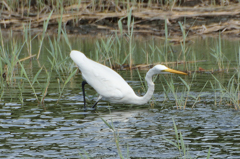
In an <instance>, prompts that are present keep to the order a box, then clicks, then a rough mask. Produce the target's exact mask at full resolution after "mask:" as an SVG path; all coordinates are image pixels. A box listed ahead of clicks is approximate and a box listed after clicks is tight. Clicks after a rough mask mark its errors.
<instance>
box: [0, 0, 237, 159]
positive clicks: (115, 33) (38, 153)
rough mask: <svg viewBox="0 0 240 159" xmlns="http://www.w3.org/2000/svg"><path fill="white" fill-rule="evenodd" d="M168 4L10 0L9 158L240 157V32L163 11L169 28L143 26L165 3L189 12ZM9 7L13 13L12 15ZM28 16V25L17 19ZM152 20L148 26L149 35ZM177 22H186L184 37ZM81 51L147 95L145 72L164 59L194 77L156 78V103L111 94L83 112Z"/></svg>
mask: <svg viewBox="0 0 240 159" xmlns="http://www.w3.org/2000/svg"><path fill="white" fill-rule="evenodd" d="M17 2H18V3H17ZM104 2H105V1H104ZM161 2H162V3H160V1H159V2H155V1H148V3H145V2H137V1H136V2H133V1H131V2H130V1H127V2H125V1H114V2H111V3H110V2H105V3H103V4H104V5H100V2H95V1H91V2H82V1H74V0H72V1H68V2H66V1H57V2H56V3H55V2H54V1H44V2H43V1H40V0H36V1H31V3H30V1H2V2H1V3H0V4H1V9H2V13H1V14H2V17H4V18H3V19H4V20H5V21H4V22H3V21H1V27H2V28H1V31H0V33H1V34H0V52H1V54H0V57H1V58H0V74H1V78H0V89H1V92H0V93H1V94H0V115H1V118H0V121H1V127H0V129H1V137H0V140H1V143H2V144H1V145H0V151H1V157H7V156H12V157H21V158H22V157H23V158H24V157H35V158H36V157H39V158H42V157H52V158H54V157H56V158H63V157H68V158H71V157H74V158H76V157H79V158H91V157H93V158H96V157H99V158H116V157H120V158H140V157H147V158H151V157H156V158H157V157H162V158H179V157H180V158H196V157H207V158H210V156H211V155H212V156H218V157H219V158H227V157H230V156H231V157H236V156H239V151H237V149H239V144H237V143H238V140H239V135H240V134H239V128H240V124H239V122H238V121H239V109H240V105H239V98H240V95H239V84H240V75H239V68H240V46H239V39H238V38H235V39H233V38H226V34H225V33H226V32H227V31H229V32H231V33H233V34H234V36H235V37H237V32H236V30H234V29H229V28H222V30H221V29H218V30H215V31H217V33H216V35H215V36H208V37H205V36H195V37H193V36H191V35H192V34H193V31H192V30H191V29H190V28H189V27H186V26H187V25H186V24H187V23H184V22H185V21H178V20H177V19H176V18H175V19H176V21H177V23H175V24H174V27H173V26H171V25H170V24H169V20H171V18H169V19H167V18H163V19H161V17H160V20H161V26H162V27H163V28H162V29H161V31H160V32H161V33H160V34H161V35H163V36H161V37H159V36H149V35H150V34H155V35H158V34H159V33H158V32H156V33H155V30H154V29H153V28H152V26H151V25H150V24H149V26H146V25H143V24H141V23H148V22H149V21H147V19H148V18H147V17H144V16H142V15H138V14H140V13H141V14H143V13H144V14H146V13H147V11H149V10H153V11H152V12H151V14H155V9H156V10H161V9H162V10H164V11H166V13H167V12H170V11H171V12H173V14H172V16H174V11H176V10H181V9H185V10H190V9H189V8H186V7H183V4H182V3H180V1H164V2H163V1H161ZM208 2H211V3H210V4H209V3H208V6H211V9H212V10H213V9H214V8H215V9H216V8H218V9H217V10H218V11H219V12H221V11H222V10H221V9H219V8H221V7H222V9H223V6H224V7H226V6H227V8H229V9H232V11H235V10H234V9H236V8H234V7H233V6H232V4H235V5H239V4H238V3H239V2H232V1H208ZM227 2H229V3H227ZM195 5H196V4H195ZM198 5H200V4H198ZM213 6H214V7H213ZM231 7H233V8H231ZM16 8H18V9H16ZM199 8H201V7H199ZM206 9H209V8H205V10H206ZM33 10H35V12H36V13H37V14H36V15H35V14H32V13H33ZM143 10H144V11H143ZM103 11H106V12H103ZM86 12H87V13H86ZM93 13H95V14H93ZM96 13H97V14H96ZM100 13H101V14H100ZM203 13H204V11H202V14H203ZM225 13H226V14H228V11H226V12H225ZM235 13H236V15H238V13H237V9H236V11H235V12H234V14H235ZM91 14H93V15H92V21H91V20H89V19H91V18H90V15H91ZM110 14H111V16H112V21H111V20H110ZM148 14H150V13H148ZM151 14H150V15H151ZM186 14H187V13H185V14H182V17H186ZM219 14H220V13H219ZM229 14H230V10H229ZM6 15H11V16H12V18H13V19H8V20H7V19H6V18H7V16H6ZM43 15H44V16H43ZM68 15H71V16H68ZM116 15H117V16H116ZM83 16H84V17H85V19H84V18H83ZM88 16H89V17H88ZM95 16H99V17H95ZM19 17H21V18H22V20H23V22H21V25H19V23H18V22H16V20H14V18H16V19H17V18H19ZM103 17H104V18H103ZM140 17H141V19H140ZM88 18H89V19H88ZM152 18H153V19H154V17H152ZM180 18H181V16H180ZM79 19H81V20H80V21H79ZM153 19H151V20H150V21H154V20H153ZM173 19H174V18H173ZM82 20H85V23H86V24H85V23H84V24H82V22H81V21H82ZM109 20H110V22H111V24H113V25H112V28H109V27H108V29H109V30H108V31H107V32H108V34H106V35H105V36H98V37H96V36H95V33H94V34H87V36H86V35H85V36H83V32H82V31H81V32H75V31H71V29H73V28H74V27H73V26H76V27H79V26H81V27H86V26H87V27H89V28H90V31H89V32H92V31H93V30H94V29H92V28H91V27H90V26H92V25H93V24H94V25H95V26H96V27H97V28H98V29H99V28H101V27H100V26H102V25H101V24H97V22H96V21H99V22H101V21H104V22H106V21H109ZM140 24H141V25H140ZM153 24H154V23H153ZM154 25H155V24H154ZM143 26H144V27H146V28H147V29H146V30H147V31H146V32H148V34H145V33H146V32H145V33H144V34H141V35H140V34H138V33H140V32H141V33H142V31H139V30H141V29H143V28H141V27H143ZM176 26H177V27H176ZM231 26H233V25H231ZM81 27H80V28H81ZM191 27H193V25H191ZM14 28H15V29H14ZM39 28H40V29H39ZM102 28H104V27H102ZM102 28H101V29H102ZM139 28H140V29H139ZM173 28H175V29H176V28H178V29H177V30H178V31H177V35H176V36H177V38H176V36H173V30H174V29H173ZM233 28H234V27H233ZM236 28H237V27H236ZM236 28H235V29H236ZM36 29H39V30H38V31H36ZM54 29H56V30H54ZM148 29H149V30H152V32H151V31H149V30H148ZM6 30H8V34H6V33H4V32H5V31H6ZM53 30H54V31H53ZM16 31H21V34H17V33H16ZM109 31H110V32H111V34H109ZM153 31H154V32H153ZM205 31H206V30H205ZM219 31H220V32H219ZM89 32H87V33H89ZM94 32H97V33H101V34H102V32H99V31H96V30H95V31H94ZM36 33H37V34H36ZM69 33H74V34H76V33H78V35H73V34H69ZM194 34H195V33H194ZM201 34H203V33H201ZM233 34H231V37H233V36H232V35H233ZM146 35H148V36H146ZM73 49H75V50H80V51H82V52H84V53H85V54H86V56H88V57H89V58H91V59H93V60H95V61H98V62H99V63H102V64H104V65H107V66H109V67H111V68H112V69H114V70H116V71H117V72H118V73H119V74H120V75H122V76H123V78H124V79H126V81H127V82H128V83H129V84H130V85H131V86H132V87H133V89H134V90H135V92H137V94H139V95H143V94H144V93H145V91H146V89H147V86H146V83H145V81H144V76H145V74H146V72H147V70H148V69H149V68H151V67H153V66H154V65H155V64H158V63H161V64H164V65H167V66H169V67H171V68H174V69H178V70H182V71H185V72H187V73H188V76H186V77H179V76H174V75H173V76H172V75H163V76H156V77H154V81H155V84H156V91H155V93H154V96H153V98H152V100H151V101H150V102H149V103H148V104H147V105H141V106H133V105H113V104H110V103H107V102H105V101H102V102H100V103H99V104H98V107H97V111H93V110H90V109H89V110H87V111H84V109H83V99H82V93H81V81H82V80H81V74H80V72H79V70H78V69H77V67H76V66H75V64H74V63H73V62H72V60H71V59H70V58H69V53H70V51H71V50H73ZM86 91H87V102H88V103H89V105H90V103H93V101H94V100H96V98H97V94H96V92H95V91H94V90H93V89H92V88H91V87H87V88H86Z"/></svg>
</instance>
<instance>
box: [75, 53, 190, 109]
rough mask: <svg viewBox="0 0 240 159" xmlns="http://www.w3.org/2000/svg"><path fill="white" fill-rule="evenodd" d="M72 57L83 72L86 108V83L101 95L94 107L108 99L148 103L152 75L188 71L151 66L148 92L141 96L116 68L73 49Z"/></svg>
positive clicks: (152, 86) (111, 100)
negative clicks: (102, 100)
mask: <svg viewBox="0 0 240 159" xmlns="http://www.w3.org/2000/svg"><path fill="white" fill-rule="evenodd" d="M70 57H71V58H72V60H73V61H74V62H75V63H76V64H77V66H78V68H79V69H80V71H81V73H82V77H83V79H84V81H83V82H82V91H83V100H84V108H86V101H85V90H84V85H85V84H89V85H90V86H92V87H93V88H94V89H95V90H96V91H97V93H98V94H99V97H98V99H97V101H96V102H95V104H94V105H93V107H92V108H94V107H95V106H96V105H97V103H98V102H99V101H100V100H101V99H104V100H107V101H109V102H110V103H122V104H137V105H142V104H145V103H147V102H148V101H149V100H150V99H151V97H152V95H153V92H154V83H153V81H152V76H153V75H155V74H166V73H177V74H183V75H186V73H184V72H181V71H177V70H173V69H170V68H168V67H166V66H164V65H156V66H154V67H153V68H151V69H150V70H149V71H148V72H147V74H146V77H145V80H146V81H147V84H148V90H147V93H146V94H145V95H144V96H142V97H139V96H137V95H136V94H135V92H134V91H133V89H132V88H131V87H130V86H129V85H128V83H127V82H126V81H125V80H124V79H123V78H122V77H121V76H120V75H119V74H118V73H117V72H115V71H114V70H112V69H111V68H109V67H107V66H104V65H102V64H100V63H98V62H95V61H93V60H91V59H89V58H87V57H86V56H85V55H84V54H83V53H81V52H79V51H76V50H73V51H71V53H70Z"/></svg>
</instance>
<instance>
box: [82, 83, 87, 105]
mask: <svg viewBox="0 0 240 159" xmlns="http://www.w3.org/2000/svg"><path fill="white" fill-rule="evenodd" d="M85 84H88V83H87V82H86V81H83V82H82V92H83V102H84V109H86V100H85V89H84V85H85Z"/></svg>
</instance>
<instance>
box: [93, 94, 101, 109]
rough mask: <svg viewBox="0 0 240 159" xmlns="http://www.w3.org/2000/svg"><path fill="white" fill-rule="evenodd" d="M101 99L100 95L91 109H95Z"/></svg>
mask: <svg viewBox="0 0 240 159" xmlns="http://www.w3.org/2000/svg"><path fill="white" fill-rule="evenodd" d="M101 99H102V96H101V95H100V96H99V97H98V99H97V101H96V102H95V103H94V104H93V106H92V108H95V106H96V105H97V104H98V102H99V101H100V100H101Z"/></svg>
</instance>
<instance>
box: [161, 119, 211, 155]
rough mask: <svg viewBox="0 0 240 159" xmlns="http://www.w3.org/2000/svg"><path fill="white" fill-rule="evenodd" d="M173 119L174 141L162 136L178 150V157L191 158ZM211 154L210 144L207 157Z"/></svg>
mask: <svg viewBox="0 0 240 159" xmlns="http://www.w3.org/2000/svg"><path fill="white" fill-rule="evenodd" d="M172 120H173V127H174V133H175V137H176V142H173V141H171V140H169V139H166V138H164V139H165V140H166V141H168V142H169V143H170V144H172V145H174V146H175V147H176V148H177V149H178V151H179V158H184V159H192V157H191V155H190V152H189V150H190V149H189V147H188V146H187V145H186V144H185V142H184V139H183V136H182V133H181V131H179V130H178V129H177V126H176V123H175V121H174V119H173V118H172ZM210 155H211V146H210V147H209V149H208V153H207V159H209V158H210Z"/></svg>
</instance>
